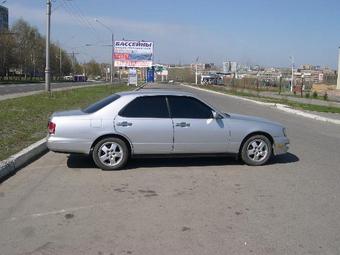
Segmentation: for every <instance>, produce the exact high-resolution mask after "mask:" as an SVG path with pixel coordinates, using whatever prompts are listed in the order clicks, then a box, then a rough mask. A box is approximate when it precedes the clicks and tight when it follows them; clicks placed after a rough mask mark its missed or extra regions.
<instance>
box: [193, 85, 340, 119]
mask: <svg viewBox="0 0 340 255" xmlns="http://www.w3.org/2000/svg"><path fill="white" fill-rule="evenodd" d="M199 87H200V88H202V89H209V90H213V91H217V92H222V93H225V94H229V95H235V96H241V97H247V98H250V99H254V100H257V101H262V102H268V103H276V104H285V105H288V106H290V107H292V108H294V109H300V110H306V111H314V112H327V113H340V108H339V107H335V106H323V105H316V104H305V103H299V102H295V101H290V100H288V99H278V98H270V97H264V96H260V95H257V94H256V91H254V93H249V92H243V91H237V90H227V89H225V88H224V87H215V86H199Z"/></svg>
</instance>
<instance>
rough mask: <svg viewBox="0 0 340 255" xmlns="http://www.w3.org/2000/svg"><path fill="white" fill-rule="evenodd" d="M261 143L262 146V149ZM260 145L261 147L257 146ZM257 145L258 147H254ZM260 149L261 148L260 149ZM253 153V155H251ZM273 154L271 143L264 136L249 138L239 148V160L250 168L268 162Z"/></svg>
mask: <svg viewBox="0 0 340 255" xmlns="http://www.w3.org/2000/svg"><path fill="white" fill-rule="evenodd" d="M261 142H262V143H263V144H264V147H262V144H261ZM260 144H261V146H259V145H260ZM256 145H258V147H256ZM260 147H262V148H260ZM253 152H254V154H252V153H253ZM272 153H273V149H272V143H271V142H270V140H269V139H268V138H267V137H266V136H264V135H254V136H251V137H249V138H248V139H247V140H246V141H245V142H244V144H243V146H242V148H241V158H242V161H243V162H244V163H246V164H247V165H250V166H262V165H264V164H266V163H267V162H268V160H269V159H270V158H271V156H272Z"/></svg>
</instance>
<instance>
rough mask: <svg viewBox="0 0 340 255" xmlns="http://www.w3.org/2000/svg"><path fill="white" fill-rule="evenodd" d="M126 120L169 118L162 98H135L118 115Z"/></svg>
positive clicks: (164, 100)
mask: <svg viewBox="0 0 340 255" xmlns="http://www.w3.org/2000/svg"><path fill="white" fill-rule="evenodd" d="M119 115H120V116H122V117H128V118H169V111H168V107H167V104H166V99H165V97H164V96H144V97H137V98H136V99H134V100H133V101H132V102H130V103H129V104H128V105H127V106H126V107H125V108H123V110H122V111H121V112H120V113H119Z"/></svg>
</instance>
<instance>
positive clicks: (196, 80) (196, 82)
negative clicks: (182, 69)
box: [195, 57, 199, 85]
mask: <svg viewBox="0 0 340 255" xmlns="http://www.w3.org/2000/svg"><path fill="white" fill-rule="evenodd" d="M198 59H199V57H197V58H196V67H195V84H196V85H197V84H198V78H197V75H198V74H197V62H198Z"/></svg>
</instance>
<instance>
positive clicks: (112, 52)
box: [95, 19, 114, 83]
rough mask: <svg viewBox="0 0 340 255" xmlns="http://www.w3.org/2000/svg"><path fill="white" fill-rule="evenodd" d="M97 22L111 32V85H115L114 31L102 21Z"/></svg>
mask: <svg viewBox="0 0 340 255" xmlns="http://www.w3.org/2000/svg"><path fill="white" fill-rule="evenodd" d="M95 21H96V22H98V23H99V24H100V25H102V26H103V27H105V28H106V29H107V30H109V31H110V32H111V45H112V51H111V79H110V81H111V83H113V68H114V63H113V56H114V33H113V31H112V29H111V28H110V27H109V26H107V25H105V24H104V23H102V22H101V21H100V20H98V19H95Z"/></svg>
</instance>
